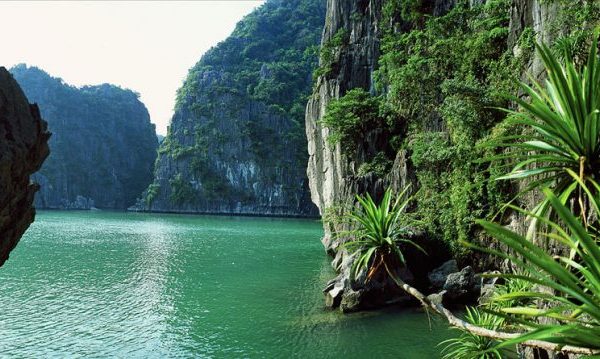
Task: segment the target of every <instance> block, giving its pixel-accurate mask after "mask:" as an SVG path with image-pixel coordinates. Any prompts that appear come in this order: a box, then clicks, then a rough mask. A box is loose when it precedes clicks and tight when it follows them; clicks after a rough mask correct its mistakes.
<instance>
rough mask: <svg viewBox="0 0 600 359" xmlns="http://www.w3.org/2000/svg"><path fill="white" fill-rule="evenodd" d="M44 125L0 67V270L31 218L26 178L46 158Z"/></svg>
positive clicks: (32, 186) (30, 194)
mask: <svg viewBox="0 0 600 359" xmlns="http://www.w3.org/2000/svg"><path fill="white" fill-rule="evenodd" d="M49 137H50V133H49V132H48V131H47V124H46V122H45V121H44V120H42V118H41V117H40V112H39V110H38V107H37V106H36V105H31V104H29V101H28V100H27V98H26V97H25V95H24V94H23V91H21V88H20V87H19V85H18V84H17V82H16V81H15V80H14V79H13V77H12V76H11V75H10V73H9V72H8V71H7V70H6V69H5V68H4V67H0V266H1V265H2V264H4V262H5V261H6V260H7V259H8V255H9V253H10V251H12V250H13V249H14V248H15V246H16V245H17V242H18V241H19V239H20V238H21V236H22V235H23V233H24V232H25V230H27V228H28V227H29V225H30V224H31V222H33V219H34V217H35V209H34V208H33V199H34V195H35V192H36V190H37V189H38V186H37V185H35V184H33V183H31V181H30V176H31V174H33V173H34V172H35V171H37V170H38V169H39V168H40V166H41V165H42V163H43V162H44V160H45V159H46V157H47V156H48V152H49V151H48V144H47V141H48V138H49Z"/></svg>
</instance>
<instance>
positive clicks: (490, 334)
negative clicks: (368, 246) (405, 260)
mask: <svg viewBox="0 0 600 359" xmlns="http://www.w3.org/2000/svg"><path fill="white" fill-rule="evenodd" d="M384 264H385V263H384ZM385 269H386V270H387V271H388V273H391V272H390V270H389V268H388V266H387V264H385ZM390 277H391V278H392V280H394V282H396V284H397V285H398V287H400V288H402V289H403V290H404V291H405V292H406V293H408V294H410V295H411V296H413V297H415V298H416V299H417V300H418V301H419V302H421V304H423V306H425V307H427V308H430V309H432V310H433V311H434V312H436V313H437V314H439V315H441V316H443V317H445V318H446V320H447V321H448V323H449V324H450V325H451V326H453V327H455V328H458V329H461V330H464V331H467V332H469V333H472V334H475V335H478V336H480V337H486V338H492V339H499V340H508V339H515V338H517V337H519V336H520V335H522V334H520V333H506V332H499V331H495V330H490V329H486V328H482V327H478V326H476V325H473V324H471V323H469V322H466V321H464V320H462V319H460V318H458V317H457V316H455V315H454V314H452V312H451V311H449V310H448V309H446V308H445V307H444V306H443V305H441V304H439V303H434V302H432V301H431V300H430V299H429V298H427V297H426V296H425V295H424V294H423V293H421V292H420V291H419V290H417V289H416V288H413V287H411V286H410V285H408V284H406V283H405V282H404V281H403V280H402V279H400V278H398V277H396V276H395V275H392V274H390ZM521 345H524V346H528V347H532V348H539V349H544V350H549V351H553V352H563V353H572V354H584V355H594V354H600V350H595V349H590V348H582V347H576V346H572V345H565V346H561V345H559V344H555V343H550V342H545V341H542V340H527V341H524V342H522V343H521Z"/></svg>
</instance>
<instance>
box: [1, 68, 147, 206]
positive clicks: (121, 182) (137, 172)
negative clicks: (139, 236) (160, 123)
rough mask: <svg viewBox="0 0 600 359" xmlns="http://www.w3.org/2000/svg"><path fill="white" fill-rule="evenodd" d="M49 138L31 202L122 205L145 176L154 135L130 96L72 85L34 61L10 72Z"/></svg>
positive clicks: (107, 87) (141, 108) (137, 190)
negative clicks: (36, 109)
mask: <svg viewBox="0 0 600 359" xmlns="http://www.w3.org/2000/svg"><path fill="white" fill-rule="evenodd" d="M10 71H11V72H12V74H13V76H14V77H15V79H16V80H17V81H18V82H19V84H20V85H21V87H22V88H23V91H24V92H25V94H26V95H27V96H28V98H29V99H30V100H31V101H34V102H36V103H38V105H39V107H40V111H41V113H42V116H43V117H44V119H46V121H48V126H49V129H50V131H51V132H52V133H53V136H52V138H51V140H50V148H51V149H52V153H51V155H50V157H49V158H48V160H47V161H46V162H45V163H44V165H43V166H42V168H41V170H40V171H39V172H38V173H36V174H35V176H34V179H35V181H36V182H38V183H39V184H40V186H41V188H40V191H39V192H38V194H37V195H36V199H35V204H36V207H37V208H54V209H89V208H92V207H97V208H113V209H125V208H127V207H129V206H131V205H133V204H134V203H135V201H136V198H137V197H138V196H139V193H140V192H141V191H143V190H144V189H145V188H146V186H148V184H149V183H150V181H151V180H152V168H153V165H154V161H155V159H156V149H157V147H158V139H157V137H156V134H155V129H154V125H153V124H152V123H150V116H149V115H148V111H147V110H146V107H145V106H144V104H142V103H141V102H140V100H139V99H138V95H137V94H136V93H134V92H133V91H130V90H124V89H121V88H119V87H116V86H113V85H109V84H103V85H98V86H84V87H81V88H76V87H74V86H70V85H68V84H66V83H64V82H63V81H62V80H61V79H59V78H54V77H51V76H50V75H48V74H47V73H45V72H44V71H42V70H40V69H38V68H36V67H28V66H26V65H18V66H15V67H13V68H12V69H11V70H10Z"/></svg>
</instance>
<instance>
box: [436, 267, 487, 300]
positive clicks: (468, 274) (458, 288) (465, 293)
mask: <svg viewBox="0 0 600 359" xmlns="http://www.w3.org/2000/svg"><path fill="white" fill-rule="evenodd" d="M480 288H481V284H480V277H479V276H478V275H476V274H475V272H474V271H473V268H471V267H470V266H467V267H465V268H463V269H462V270H461V271H460V272H457V273H451V274H449V275H448V277H447V278H446V283H444V290H445V291H446V294H445V295H444V301H445V302H446V301H448V302H450V303H452V304H457V303H464V302H469V301H471V300H473V299H475V298H477V296H478V295H479V292H480Z"/></svg>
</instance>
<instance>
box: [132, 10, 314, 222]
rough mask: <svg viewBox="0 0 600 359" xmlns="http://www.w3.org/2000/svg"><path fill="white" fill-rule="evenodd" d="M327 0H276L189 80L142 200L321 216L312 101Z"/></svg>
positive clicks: (173, 206) (171, 206)
mask: <svg viewBox="0 0 600 359" xmlns="http://www.w3.org/2000/svg"><path fill="white" fill-rule="evenodd" d="M324 13H325V1H324V0H291V1H283V0H269V1H267V2H266V3H265V4H263V5H262V6H260V7H259V8H257V9H256V10H255V11H254V12H252V13H251V14H250V15H248V16H247V17H245V18H244V19H243V20H241V21H240V22H239V23H238V24H237V26H236V29H235V31H234V32H233V33H232V35H231V36H230V37H228V38H227V39H226V40H224V41H223V42H221V43H219V44H218V45H216V46H215V47H214V48H212V49H211V50H209V51H208V52H207V53H206V54H205V55H204V56H203V57H202V58H201V59H200V61H199V62H198V63H197V64H196V65H195V66H194V67H193V68H192V69H191V70H190V72H189V74H188V76H187V78H186V80H185V82H184V84H183V86H182V87H181V88H180V89H179V92H178V97H177V104H176V108H175V114H174V116H173V118H172V121H171V124H170V126H169V130H168V134H167V136H166V138H165V139H164V141H163V142H162V143H161V147H160V150H159V158H158V160H157V162H156V169H155V173H154V182H153V183H152V184H151V185H150V186H149V187H148V189H147V190H146V191H145V193H144V194H143V196H142V199H141V200H140V201H139V202H138V204H137V205H136V206H135V208H132V209H135V210H145V211H158V212H185V213H222V214H246V215H281V216H315V215H317V214H318V213H317V211H316V207H315V206H314V205H313V204H312V202H311V201H310V198H309V195H308V180H307V178H306V173H305V168H306V137H305V136H304V126H303V119H304V105H305V103H306V96H308V94H309V93H310V90H311V86H312V80H311V75H312V72H313V70H314V69H315V67H316V61H317V56H316V46H317V44H318V40H319V38H320V35H321V31H322V25H323V20H324Z"/></svg>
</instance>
